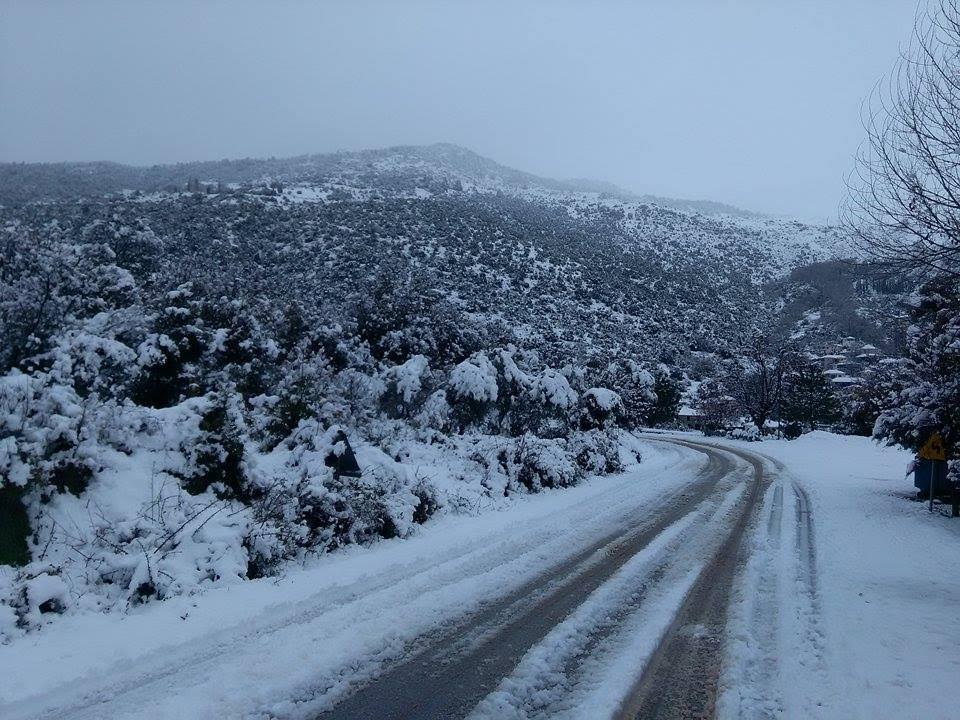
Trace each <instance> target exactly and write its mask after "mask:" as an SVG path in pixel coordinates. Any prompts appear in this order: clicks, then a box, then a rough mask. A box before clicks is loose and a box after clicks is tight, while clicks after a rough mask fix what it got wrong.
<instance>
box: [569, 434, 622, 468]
mask: <svg viewBox="0 0 960 720" xmlns="http://www.w3.org/2000/svg"><path fill="white" fill-rule="evenodd" d="M620 451H621V439H620V436H619V433H618V432H616V431H610V430H588V431H586V432H577V433H574V434H573V435H571V436H570V438H569V441H568V452H569V453H570V455H572V456H573V458H574V462H576V464H577V467H579V468H580V469H581V470H582V471H583V472H584V473H585V474H588V475H609V474H611V473H617V472H622V471H623V469H624V463H623V460H622V458H621V453H620Z"/></svg>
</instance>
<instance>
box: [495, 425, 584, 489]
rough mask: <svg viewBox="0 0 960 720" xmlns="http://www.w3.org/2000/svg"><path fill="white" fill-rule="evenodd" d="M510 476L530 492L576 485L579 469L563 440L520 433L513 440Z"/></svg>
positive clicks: (579, 473)
mask: <svg viewBox="0 0 960 720" xmlns="http://www.w3.org/2000/svg"><path fill="white" fill-rule="evenodd" d="M510 469H511V471H512V476H513V477H514V479H515V480H516V482H517V483H519V484H520V485H521V486H523V487H524V488H526V489H527V490H529V491H531V492H537V491H539V490H541V489H542V488H563V487H570V486H571V485H576V484H577V483H578V482H579V481H580V480H581V479H582V478H583V473H582V471H581V470H580V468H579V467H578V466H577V465H576V464H575V463H574V462H573V460H572V459H571V457H570V455H569V453H568V452H567V449H566V446H565V443H564V441H562V440H554V439H547V438H538V437H536V436H533V435H524V436H523V437H521V438H520V439H519V440H518V441H517V444H516V450H515V452H514V456H513V462H512V465H511V467H510Z"/></svg>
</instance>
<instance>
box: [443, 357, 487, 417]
mask: <svg viewBox="0 0 960 720" xmlns="http://www.w3.org/2000/svg"><path fill="white" fill-rule="evenodd" d="M448 384H449V386H450V392H449V394H448V400H449V402H450V405H451V408H452V410H453V416H454V419H455V422H456V424H457V427H458V429H459V430H460V432H463V431H464V430H466V429H467V428H470V427H475V428H478V429H479V428H484V427H486V426H487V425H488V423H489V420H490V414H491V412H492V411H493V409H494V407H495V403H496V401H497V398H498V392H497V391H498V388H497V371H496V368H495V367H494V366H493V363H491V362H490V359H489V358H488V357H487V355H486V354H485V353H482V352H479V353H475V354H474V355H472V356H470V358H469V359H468V360H464V361H463V362H461V363H459V364H457V365H456V366H455V367H454V368H453V369H452V370H451V371H450V377H449V380H448Z"/></svg>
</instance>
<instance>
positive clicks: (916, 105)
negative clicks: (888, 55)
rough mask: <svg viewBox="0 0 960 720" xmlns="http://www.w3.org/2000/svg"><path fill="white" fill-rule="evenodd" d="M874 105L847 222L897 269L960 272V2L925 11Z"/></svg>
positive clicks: (941, 1)
mask: <svg viewBox="0 0 960 720" xmlns="http://www.w3.org/2000/svg"><path fill="white" fill-rule="evenodd" d="M868 108H869V109H868V110H867V111H865V113H864V115H865V123H864V124H865V126H866V131H867V138H868V139H867V142H866V143H865V145H864V147H863V148H862V149H861V151H860V152H859V153H858V156H857V164H856V170H855V171H854V173H853V174H852V176H851V178H850V180H849V181H848V187H849V190H850V192H849V199H848V202H847V204H846V207H845V208H844V221H845V224H846V225H847V227H848V229H849V230H850V231H851V233H852V235H853V237H854V239H855V242H857V244H858V245H859V246H860V247H861V248H863V249H864V250H866V251H867V252H869V253H870V254H871V255H872V256H874V257H876V258H878V259H879V260H881V261H884V262H885V263H888V264H889V265H890V266H891V267H893V268H896V269H904V268H909V269H912V270H917V271H918V272H919V273H923V274H927V275H948V276H950V277H960V0H933V2H932V3H931V4H929V5H924V6H923V7H922V9H921V10H920V12H919V14H918V16H917V20H916V23H915V26H914V32H913V37H912V40H911V42H910V44H909V46H908V48H907V49H906V50H905V51H904V52H903V53H901V56H900V58H899V60H898V61H897V63H896V65H895V67H894V69H893V71H892V72H891V74H890V76H889V77H888V78H887V80H886V82H885V83H880V84H879V85H878V86H877V88H876V89H875V91H874V93H873V96H872V97H871V99H870V101H869V104H868Z"/></svg>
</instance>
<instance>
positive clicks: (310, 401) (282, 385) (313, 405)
mask: <svg viewBox="0 0 960 720" xmlns="http://www.w3.org/2000/svg"><path fill="white" fill-rule="evenodd" d="M292 365H293V367H292V368H290V371H289V372H288V373H287V374H286V375H285V376H284V377H283V378H282V379H281V380H280V382H279V383H278V385H277V387H276V389H275V391H274V394H272V395H259V396H257V397H256V398H254V399H253V404H254V405H255V406H256V407H257V408H258V410H259V412H257V413H254V416H255V418H257V419H258V420H259V421H260V422H259V423H258V425H260V427H258V428H257V429H258V431H259V435H260V436H262V438H263V445H264V449H266V450H268V451H269V450H270V449H272V448H273V447H275V446H276V445H277V443H279V442H280V441H282V440H283V439H285V438H286V437H287V436H289V435H290V433H291V432H293V431H294V429H295V428H296V427H297V425H299V424H300V421H301V420H308V419H310V418H314V417H318V416H320V415H321V414H322V412H323V408H324V405H325V403H326V402H327V397H328V394H329V392H330V389H331V387H332V385H333V370H332V368H331V366H330V362H329V361H328V360H327V358H326V356H324V355H322V354H316V355H313V356H312V357H302V356H299V355H297V356H295V357H294V360H293V362H292Z"/></svg>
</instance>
